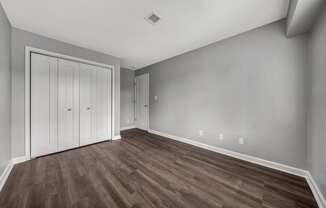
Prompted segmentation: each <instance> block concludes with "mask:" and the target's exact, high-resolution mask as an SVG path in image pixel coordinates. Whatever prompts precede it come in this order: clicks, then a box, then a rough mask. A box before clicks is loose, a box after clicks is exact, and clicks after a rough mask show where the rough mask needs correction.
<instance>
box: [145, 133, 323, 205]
mask: <svg viewBox="0 0 326 208" xmlns="http://www.w3.org/2000/svg"><path fill="white" fill-rule="evenodd" d="M148 132H149V133H152V134H156V135H159V136H162V137H167V138H170V139H173V140H176V141H179V142H183V143H187V144H190V145H193V146H196V147H200V148H203V149H206V150H210V151H213V152H217V153H220V154H223V155H227V156H230V157H233V158H237V159H240V160H244V161H247V162H251V163H255V164H258V165H261V166H265V167H268V168H272V169H275V170H279V171H282V172H286V173H289V174H293V175H297V176H300V177H304V178H306V180H307V183H308V184H309V187H310V189H311V191H312V192H313V194H314V197H315V199H316V201H317V203H318V206H319V208H326V202H325V198H324V196H323V194H322V193H321V191H320V189H319V188H318V186H317V184H316V182H315V180H314V179H313V177H312V176H311V174H310V172H309V171H307V170H303V169H299V168H295V167H291V166H288V165H284V164H281V163H277V162H272V161H268V160H264V159H261V158H258V157H254V156H250V155H246V154H243V153H238V152H235V151H231V150H227V149H223V148H220V147H214V146H211V145H207V144H204V143H201V142H197V141H193V140H190V139H186V138H183V137H179V136H175V135H171V134H167V133H162V132H159V131H155V130H152V129H150V130H149V131H148Z"/></svg>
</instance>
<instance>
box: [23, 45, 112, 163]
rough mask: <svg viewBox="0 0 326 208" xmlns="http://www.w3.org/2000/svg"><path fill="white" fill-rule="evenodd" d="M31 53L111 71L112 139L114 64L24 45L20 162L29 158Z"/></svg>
mask: <svg viewBox="0 0 326 208" xmlns="http://www.w3.org/2000/svg"><path fill="white" fill-rule="evenodd" d="M32 53H36V54H41V55H45V56H50V57H55V58H58V59H64V60H69V61H74V62H78V63H82V64H90V65H94V66H98V67H102V68H106V69H108V70H110V71H111V95H112V98H111V126H110V128H111V140H113V139H114V138H113V137H114V135H115V132H114V121H115V75H114V66H113V65H108V64H102V63H98V62H94V61H89V60H85V59H80V58H76V57H73V56H68V55H64V54H60V53H55V52H51V51H47V50H43V49H39V48H34V47H30V46H26V47H25V156H23V157H21V158H19V160H20V162H22V161H27V160H30V159H31V55H32Z"/></svg>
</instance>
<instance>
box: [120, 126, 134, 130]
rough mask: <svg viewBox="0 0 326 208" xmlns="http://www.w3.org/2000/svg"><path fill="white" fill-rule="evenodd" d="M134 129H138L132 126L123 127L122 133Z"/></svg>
mask: <svg viewBox="0 0 326 208" xmlns="http://www.w3.org/2000/svg"><path fill="white" fill-rule="evenodd" d="M134 128H136V126H135V125H132V126H125V127H121V128H120V131H124V130H128V129H134Z"/></svg>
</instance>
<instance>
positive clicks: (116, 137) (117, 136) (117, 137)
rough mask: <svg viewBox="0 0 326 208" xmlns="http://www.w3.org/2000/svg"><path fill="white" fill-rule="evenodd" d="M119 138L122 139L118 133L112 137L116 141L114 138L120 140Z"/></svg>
mask: <svg viewBox="0 0 326 208" xmlns="http://www.w3.org/2000/svg"><path fill="white" fill-rule="evenodd" d="M119 139H121V135H116V136H114V137H113V138H112V140H113V141H114V140H119Z"/></svg>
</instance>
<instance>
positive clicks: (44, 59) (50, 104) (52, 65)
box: [31, 53, 58, 157]
mask: <svg viewBox="0 0 326 208" xmlns="http://www.w3.org/2000/svg"><path fill="white" fill-rule="evenodd" d="M57 101H58V59H56V58H53V57H49V56H45V55H39V54H34V53H32V55H31V156H32V157H38V156H42V155H46V154H51V153H54V152H56V151H58V135H57V132H58V131H57V130H58V129H57V128H58V125H57V124H58V122H57V121H58V117H57V109H58V108H57V103H58V102H57Z"/></svg>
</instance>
